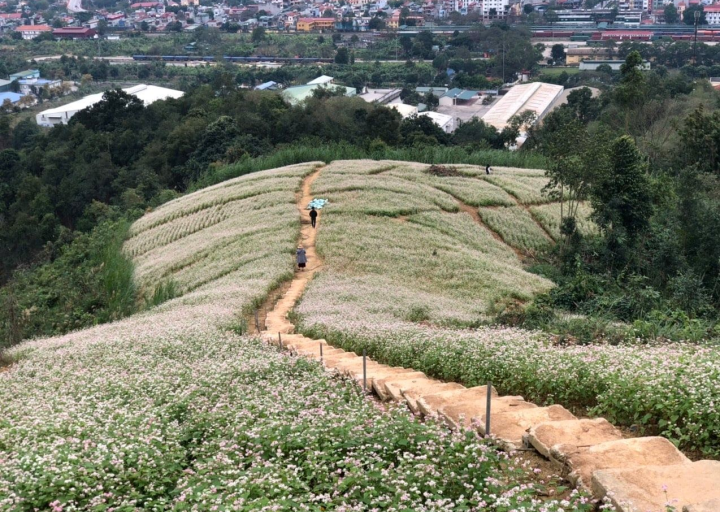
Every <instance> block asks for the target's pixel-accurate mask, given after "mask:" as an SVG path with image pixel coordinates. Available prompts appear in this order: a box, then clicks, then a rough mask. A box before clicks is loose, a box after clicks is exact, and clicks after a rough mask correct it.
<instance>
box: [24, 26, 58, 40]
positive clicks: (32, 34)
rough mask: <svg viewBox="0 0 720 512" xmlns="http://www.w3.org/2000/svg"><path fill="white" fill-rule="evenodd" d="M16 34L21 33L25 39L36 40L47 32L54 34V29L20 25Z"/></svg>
mask: <svg viewBox="0 0 720 512" xmlns="http://www.w3.org/2000/svg"><path fill="white" fill-rule="evenodd" d="M15 32H20V34H22V38H23V39H34V38H36V37H37V36H39V35H41V34H44V33H46V32H52V28H51V27H50V26H49V25H20V26H19V27H17V28H15Z"/></svg>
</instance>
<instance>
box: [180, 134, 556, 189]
mask: <svg viewBox="0 0 720 512" xmlns="http://www.w3.org/2000/svg"><path fill="white" fill-rule="evenodd" d="M366 158H368V159H373V160H401V161H406V162H421V163H426V164H442V163H445V164H469V165H482V166H484V165H486V164H490V165H497V166H504V167H522V168H528V169H543V168H545V167H546V165H547V161H546V159H545V158H544V157H543V156H541V155H539V154H537V153H530V152H524V151H504V150H498V149H487V150H479V151H468V150H466V149H464V148H461V147H452V146H425V147H420V148H417V147H412V148H389V147H387V148H383V149H379V150H373V151H370V150H366V149H364V148H362V147H360V146H355V145H352V144H348V143H346V142H339V143H328V144H315V145H311V144H294V145H291V146H285V147H281V148H278V149H276V150H275V151H274V152H273V153H271V154H269V155H266V156H261V157H258V158H247V159H244V160H241V161H239V162H237V163H234V164H231V165H228V166H225V167H214V168H211V169H210V170H209V171H208V172H207V173H206V174H205V175H204V176H202V177H201V178H200V179H199V180H198V181H196V182H195V183H193V184H191V185H190V187H189V190H188V191H189V192H192V191H195V190H199V189H202V188H205V187H209V186H210V185H215V184H216V183H220V182H222V181H225V180H229V179H231V178H236V177H238V176H242V175H244V174H249V173H252V172H257V171H263V170H265V169H273V168H276V167H282V166H285V165H294V164H299V163H302V162H312V161H323V162H326V163H330V162H332V161H334V160H357V159H366Z"/></svg>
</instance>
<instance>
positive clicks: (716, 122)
mask: <svg viewBox="0 0 720 512" xmlns="http://www.w3.org/2000/svg"><path fill="white" fill-rule="evenodd" d="M679 132H680V137H681V140H682V141H683V151H682V152H681V154H680V156H681V158H680V160H681V161H682V162H683V163H684V164H685V165H686V166H694V167H696V168H697V169H699V170H701V171H705V172H715V173H717V172H718V171H720V113H718V112H711V113H709V114H707V115H706V114H705V109H704V107H703V105H702V104H701V105H700V106H699V107H698V108H697V109H695V111H693V112H692V113H691V114H690V115H689V116H687V118H686V119H685V122H684V123H683V126H682V127H681V128H680V130H679Z"/></svg>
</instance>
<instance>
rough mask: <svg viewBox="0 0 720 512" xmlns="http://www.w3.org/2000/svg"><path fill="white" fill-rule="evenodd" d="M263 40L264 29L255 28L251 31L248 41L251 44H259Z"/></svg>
mask: <svg viewBox="0 0 720 512" xmlns="http://www.w3.org/2000/svg"><path fill="white" fill-rule="evenodd" d="M263 39H265V27H261V26H257V27H255V28H254V29H253V31H252V35H251V36H250V40H251V41H252V42H253V43H259V42H261V41H262V40H263Z"/></svg>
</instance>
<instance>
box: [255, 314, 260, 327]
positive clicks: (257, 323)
mask: <svg viewBox="0 0 720 512" xmlns="http://www.w3.org/2000/svg"><path fill="white" fill-rule="evenodd" d="M255 332H260V318H259V316H258V310H257V309H256V310H255Z"/></svg>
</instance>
